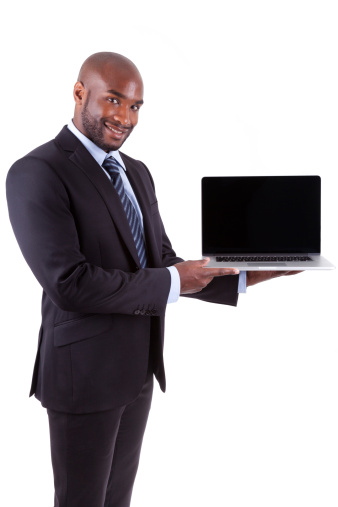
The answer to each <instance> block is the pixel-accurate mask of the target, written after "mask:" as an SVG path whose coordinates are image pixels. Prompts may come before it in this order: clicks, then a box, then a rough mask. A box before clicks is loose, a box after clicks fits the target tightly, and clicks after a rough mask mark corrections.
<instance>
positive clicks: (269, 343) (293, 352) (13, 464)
mask: <svg viewBox="0 0 338 507" xmlns="http://www.w3.org/2000/svg"><path fill="white" fill-rule="evenodd" d="M4 9H5V10H2V28H1V37H2V41H1V52H2V56H1V70H2V79H1V87H2V89H1V113H2V114H1V141H2V143H1V155H2V159H3V161H4V163H3V166H2V171H1V177H2V180H3V188H4V180H5V176H6V173H7V170H8V168H9V167H10V165H11V164H12V163H13V162H14V161H15V160H16V159H17V158H19V157H20V156H22V155H24V154H25V153H27V152H28V151H30V150H31V149H33V148H35V147H36V146H38V145H40V144H42V143H43V142H46V141H48V140H49V139H51V138H53V137H55V135H56V134H57V133H58V132H59V131H60V130H61V128H62V127H63V125H64V124H66V123H67V122H68V121H69V120H70V118H71V117H72V113H73V99H72V87H73V85H74V83H75V81H76V78H77V73H78V70H79V67H80V65H81V63H82V62H83V60H84V59H85V58H86V57H87V56H89V55H90V54H92V53H94V52H97V51H116V52H119V53H122V54H124V55H126V56H128V57H129V58H130V59H132V60H133V61H134V62H135V63H136V64H137V66H138V67H139V69H140V71H141V73H142V76H143V78H144V83H145V104H144V106H143V108H142V111H141V113H140V123H139V126H138V127H137V129H136V130H135V132H134V133H133V135H132V136H131V138H130V139H129V140H128V141H127V143H126V145H125V146H124V151H125V152H126V153H128V154H129V155H131V156H133V157H136V158H139V159H141V160H143V161H144V162H145V163H146V164H147V165H148V167H149V168H150V170H151V171H152V174H153V176H154V179H155V182H156V185H157V193H158V198H159V202H160V208H161V213H162V218H163V220H164V223H165V226H166V229H167V233H168V235H169V237H170V238H171V240H172V243H173V246H174V248H175V249H176V251H177V253H178V254H179V255H180V256H182V257H185V258H187V259H188V258H192V259H195V258H199V257H200V251H201V250H200V179H201V177H202V176H205V175H226V174H227V175H265V174H272V175H283V174H291V175H292V174H294V175H296V174H319V175H321V176H322V198H323V203H322V224H323V226H322V250H323V253H324V254H326V255H327V256H328V257H329V258H330V260H331V261H332V262H333V263H335V264H336V265H337V264H338V243H337V232H336V231H337V217H338V213H337V165H338V152H337V139H338V123H337V118H338V98H337V97H338V93H337V92H338V70H337V48H338V30H337V26H338V16H337V3H336V2H335V1H325V0H324V1H323V0H322V1H321V2H319V1H311V0H307V1H301V0H293V1H289V0H286V1H285V0H284V1H271V0H270V1H262V0H259V1H245V0H243V1H235V0H232V1H222V2H220V1H219V2H217V1H215V0H209V1H208V2H205V1H204V2H201V1H198V0H195V1H184V0H181V1H177V0H171V2H167V3H164V2H156V1H155V0H153V1H151V0H148V1H143V2H140V1H133V0H129V1H128V2H122V1H120V2H116V1H109V2H105V1H101V0H97V1H96V2H90V3H89V2H88V4H85V3H80V2H72V1H67V2H58V3H54V4H53V5H52V6H51V4H49V3H47V2H42V1H41V2H38V1H34V0H33V1H30V2H23V1H21V2H16V3H13V4H11V6H10V7H9V6H8V5H7V6H6V7H5V8H4ZM1 227H2V235H1V236H2V238H3V240H2V248H1V256H2V260H1V265H2V276H1V279H2V286H3V291H2V304H1V308H2V319H1V323H2V325H3V329H2V333H1V340H2V342H1V343H2V346H1V359H0V361H1V363H0V372H1V383H0V385H1V419H0V421H1V423H0V424H1V431H0V438H1V442H0V444H1V458H0V459H1V461H2V487H1V491H0V503H1V505H6V507H12V506H13V507H14V506H15V507H17V506H19V505H32V506H34V507H46V506H48V505H50V506H51V505H52V502H53V500H52V496H53V479H52V471H51V465H50V457H49V436H48V424H47V416H46V413H45V411H44V410H43V409H42V408H41V407H40V404H39V403H38V402H37V401H35V400H34V399H28V390H29V385H30V378H31V372H32V368H33V362H34V357H35V350H36V344H37V333H38V328H39V325H40V316H39V308H40V295H41V289H40V287H39V286H38V284H37V282H36V281H35V279H34V277H33V275H32V274H31V272H30V270H29V269H28V268H27V266H26V264H25V262H24V260H23V259H22V257H21V253H20V251H19V249H18V247H17V244H16V242H15V239H14V236H13V234H12V231H11V228H10V225H9V222H8V217H7V210H6V205H5V196H4V193H3V194H2V196H1ZM336 287H337V271H335V272H317V273H315V272H308V273H303V274H301V275H297V276H295V277H291V278H290V277H289V278H284V279H277V280H274V281H270V282H267V283H265V284H261V285H259V286H256V287H252V288H250V289H249V290H248V293H247V294H246V295H243V296H240V299H239V305H238V307H237V309H235V308H230V307H222V306H219V305H210V304H206V303H201V302H199V301H187V300H181V301H180V302H179V303H177V304H175V305H171V306H170V307H169V308H168V314H167V327H166V350H165V356H166V366H167V380H168V390H167V393H166V394H165V395H163V394H162V393H161V392H160V390H159V388H158V387H157V386H156V388H155V394H154V401H153V406H152V410H151V415H150V419H149V424H148V429H147V433H146V437H145V440H144V447H143V453H142V458H141V464H140V469H139V474H138V477H137V481H136V484H135V489H134V496H133V503H132V505H133V506H135V507H138V506H142V507H160V506H161V507H169V506H170V507H172V506H177V507H183V506H184V507H186V506H194V507H202V506H203V507H206V506H215V507H218V506H220V507H223V506H224V507H225V506H226V507H248V506H249V507H251V506H259V507H271V506H273V507H277V506H283V507H284V506H288V507H300V506H306V507H314V506H316V507H317V506H324V505H325V507H331V506H332V507H333V506H335V507H336V506H337V505H338V488H337V475H338V432H337V427H338V406H337V388H338V343H337V340H338V334H337V325H336V314H337V295H336ZM3 467H5V468H3ZM93 507H94V506H93Z"/></svg>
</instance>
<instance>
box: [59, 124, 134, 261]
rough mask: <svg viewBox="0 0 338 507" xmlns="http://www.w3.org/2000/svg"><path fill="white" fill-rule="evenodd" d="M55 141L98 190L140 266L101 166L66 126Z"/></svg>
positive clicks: (117, 197)
mask: <svg viewBox="0 0 338 507" xmlns="http://www.w3.org/2000/svg"><path fill="white" fill-rule="evenodd" d="M55 141H56V142H57V143H58V144H59V145H60V146H61V147H62V149H63V150H64V151H66V152H68V158H69V160H70V161H71V162H72V163H73V164H75V165H76V166H77V167H78V168H79V169H80V170H81V171H82V172H83V173H84V174H85V175H86V176H87V177H88V178H89V180H90V181H91V183H92V184H93V185H94V187H95V188H96V190H97V191H98V192H99V194H100V195H101V197H102V199H103V200H104V202H105V204H106V206H107V209H108V211H109V213H110V216H111V218H112V220H113V222H114V223H115V225H116V228H117V229H118V230H119V233H120V236H121V238H122V240H123V241H124V243H125V245H126V247H127V248H128V250H129V252H130V254H131V256H132V258H133V260H134V261H135V263H136V265H137V266H140V261H139V258H138V255H137V250H136V247H135V242H134V239H133V236H132V233H131V230H130V226H129V223H128V220H127V217H126V214H125V211H124V209H123V206H122V203H121V200H120V198H119V196H118V194H117V193H116V191H115V189H114V187H113V185H112V184H111V183H110V181H109V180H108V178H107V176H106V175H105V173H104V172H103V170H102V168H101V167H100V166H99V164H98V163H97V162H96V160H95V159H94V158H93V157H92V156H91V154H90V153H89V151H88V150H87V149H86V148H85V147H84V146H83V144H82V143H81V141H79V140H78V139H77V137H76V136H74V134H72V132H70V130H69V129H68V128H67V127H64V128H63V129H62V130H61V132H60V134H59V135H58V136H57V137H56V138H55ZM142 211H143V210H142Z"/></svg>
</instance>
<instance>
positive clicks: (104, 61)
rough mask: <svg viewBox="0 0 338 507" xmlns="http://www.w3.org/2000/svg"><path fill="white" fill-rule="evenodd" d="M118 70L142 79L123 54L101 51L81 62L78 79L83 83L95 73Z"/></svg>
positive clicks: (134, 66) (101, 73)
mask: <svg viewBox="0 0 338 507" xmlns="http://www.w3.org/2000/svg"><path fill="white" fill-rule="evenodd" d="M114 71H119V72H123V73H125V74H128V73H129V74H135V75H137V76H138V77H139V79H140V80H141V81H142V78H141V74H140V73H139V71H138V69H137V67H136V65H135V64H134V63H133V62H132V61H131V60H129V58H126V57H125V56H123V55H120V54H118V53H112V52H109V51H102V52H100V53H94V54H93V55H91V56H89V57H88V58H87V59H86V60H85V61H84V62H83V64H82V66H81V69H80V72H79V77H78V81H81V82H82V83H83V84H84V85H86V83H88V82H90V81H91V80H92V79H93V76H94V77H95V75H104V74H107V73H110V72H114Z"/></svg>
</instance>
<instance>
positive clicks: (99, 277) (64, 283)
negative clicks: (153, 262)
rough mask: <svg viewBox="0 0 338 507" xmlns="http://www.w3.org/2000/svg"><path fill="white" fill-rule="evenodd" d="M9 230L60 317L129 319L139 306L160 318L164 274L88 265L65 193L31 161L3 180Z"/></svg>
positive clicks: (166, 284) (44, 167) (46, 169)
mask: <svg viewBox="0 0 338 507" xmlns="http://www.w3.org/2000/svg"><path fill="white" fill-rule="evenodd" d="M6 185H7V201H8V210H9V216H10V220H11V223H12V227H13V230H14V233H15V236H16V238H17V241H18V243H19V246H20V248H21V251H22V253H23V255H24V257H25V259H26V261H27V263H28V265H29V266H30V268H31V270H32V271H33V273H34V275H35V277H36V278H37V280H38V281H39V283H40V284H41V286H42V287H43V289H44V291H45V292H46V293H47V295H48V296H49V297H50V298H51V300H52V301H53V302H54V304H55V305H57V306H58V307H59V308H61V309H62V310H65V311H71V312H86V313H122V314H134V313H135V310H136V309H137V308H138V305H140V304H141V305H144V306H146V307H148V306H149V307H150V308H152V309H153V315H160V314H163V313H164V312H165V308H166V303H167V298H168V293H169V289H170V273H169V271H168V270H167V269H165V268H164V267H163V268H158V269H141V270H138V271H137V272H136V273H126V272H124V271H121V270H118V269H112V270H104V269H102V268H100V267H98V266H95V265H92V264H90V263H88V262H87V260H86V258H85V257H84V255H83V254H82V252H81V250H80V246H79V240H78V234H77V229H76V224H75V220H74V216H73V214H72V212H71V203H70V199H69V196H68V194H67V190H66V188H65V186H64V184H63V182H62V181H61V179H60V178H59V176H58V175H57V174H56V173H55V172H54V170H53V169H52V167H50V166H49V164H48V163H46V162H44V161H42V160H40V159H36V158H34V157H25V158H23V159H21V160H19V161H18V162H16V163H15V164H14V165H13V166H12V168H11V169H10V171H9V173H8V177H7V182H6Z"/></svg>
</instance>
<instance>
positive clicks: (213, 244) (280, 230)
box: [202, 176, 320, 254]
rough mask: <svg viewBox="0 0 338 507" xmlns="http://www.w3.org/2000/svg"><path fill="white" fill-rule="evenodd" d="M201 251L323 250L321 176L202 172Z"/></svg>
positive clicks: (295, 251) (293, 251)
mask: <svg viewBox="0 0 338 507" xmlns="http://www.w3.org/2000/svg"><path fill="white" fill-rule="evenodd" d="M202 251H203V254H224V253H264V252H271V253H309V252H312V253H316V252H320V177H319V176H241V177H231V176H230V177H205V178H203V179H202Z"/></svg>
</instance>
